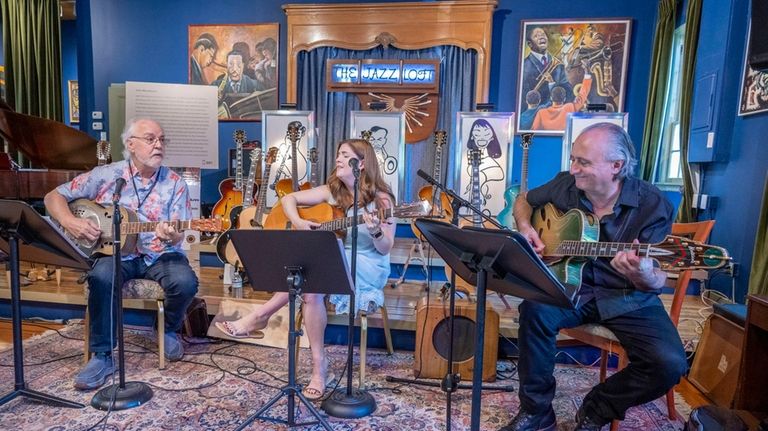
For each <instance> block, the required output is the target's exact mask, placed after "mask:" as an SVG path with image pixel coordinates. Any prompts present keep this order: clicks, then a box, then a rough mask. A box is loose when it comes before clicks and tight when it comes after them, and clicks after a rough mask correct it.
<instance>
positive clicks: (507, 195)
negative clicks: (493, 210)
mask: <svg viewBox="0 0 768 431" xmlns="http://www.w3.org/2000/svg"><path fill="white" fill-rule="evenodd" d="M532 138H533V133H524V134H523V135H522V142H521V144H520V146H522V147H523V160H522V172H521V175H520V184H515V185H512V186H510V187H509V188H507V190H505V191H504V209H503V210H501V211H500V212H499V215H498V216H497V219H498V221H499V223H501V224H502V225H504V226H506V227H508V228H510V229H512V230H517V225H516V223H515V217H514V214H513V213H512V210H513V208H514V206H515V199H516V198H517V195H519V194H522V193H525V192H527V191H528V149H529V148H530V147H531V140H532Z"/></svg>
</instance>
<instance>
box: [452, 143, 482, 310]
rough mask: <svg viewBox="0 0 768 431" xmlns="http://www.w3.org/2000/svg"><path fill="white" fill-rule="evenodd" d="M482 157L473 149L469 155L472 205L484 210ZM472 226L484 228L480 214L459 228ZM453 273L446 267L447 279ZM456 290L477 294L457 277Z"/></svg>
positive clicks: (470, 285) (475, 214)
mask: <svg viewBox="0 0 768 431" xmlns="http://www.w3.org/2000/svg"><path fill="white" fill-rule="evenodd" d="M482 157H483V153H482V151H481V150H480V149H477V148H475V149H472V150H469V152H468V153H467V158H468V160H469V166H470V168H471V184H472V193H471V198H470V201H471V202H472V205H473V206H474V207H475V208H477V209H482V208H483V200H482V197H481V195H480V163H482ZM467 225H471V226H473V227H484V226H483V217H482V216H480V214H477V213H474V212H473V213H472V222H471V223H467V221H466V219H461V220H460V221H459V226H467ZM452 273H453V271H452V270H451V269H450V267H449V266H446V267H445V276H446V279H448V280H450V279H451V274H452ZM455 280H456V290H457V291H461V292H465V293H466V294H467V295H471V294H474V292H475V286H473V285H472V284H470V283H468V282H467V281H465V280H464V279H462V278H461V277H456V279H455Z"/></svg>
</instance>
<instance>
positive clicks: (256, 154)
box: [251, 147, 261, 166]
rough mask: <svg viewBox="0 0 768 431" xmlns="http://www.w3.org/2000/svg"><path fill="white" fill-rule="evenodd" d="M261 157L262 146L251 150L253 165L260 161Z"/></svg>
mask: <svg viewBox="0 0 768 431" xmlns="http://www.w3.org/2000/svg"><path fill="white" fill-rule="evenodd" d="M260 158H261V148H259V147H256V148H254V149H253V150H251V166H253V165H254V164H255V163H258V161H259V159H260Z"/></svg>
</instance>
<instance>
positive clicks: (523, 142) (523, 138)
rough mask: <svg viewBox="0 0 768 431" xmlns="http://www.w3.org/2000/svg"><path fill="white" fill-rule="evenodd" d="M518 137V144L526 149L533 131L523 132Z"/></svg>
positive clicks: (528, 146) (529, 144)
mask: <svg viewBox="0 0 768 431" xmlns="http://www.w3.org/2000/svg"><path fill="white" fill-rule="evenodd" d="M520 139H521V142H520V146H521V147H523V149H524V150H527V149H528V148H530V146H531V141H533V133H523V134H522V135H520Z"/></svg>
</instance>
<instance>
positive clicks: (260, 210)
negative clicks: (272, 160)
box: [254, 164, 272, 223]
mask: <svg viewBox="0 0 768 431" xmlns="http://www.w3.org/2000/svg"><path fill="white" fill-rule="evenodd" d="M271 170H272V165H271V164H268V165H267V166H266V167H265V168H264V173H263V174H262V176H261V177H262V178H261V184H262V186H261V187H260V188H259V196H258V199H257V201H256V217H255V218H254V219H255V220H256V223H261V219H262V217H263V216H264V207H265V206H266V201H267V188H266V187H264V184H266V183H267V181H269V173H270V171H271Z"/></svg>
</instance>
